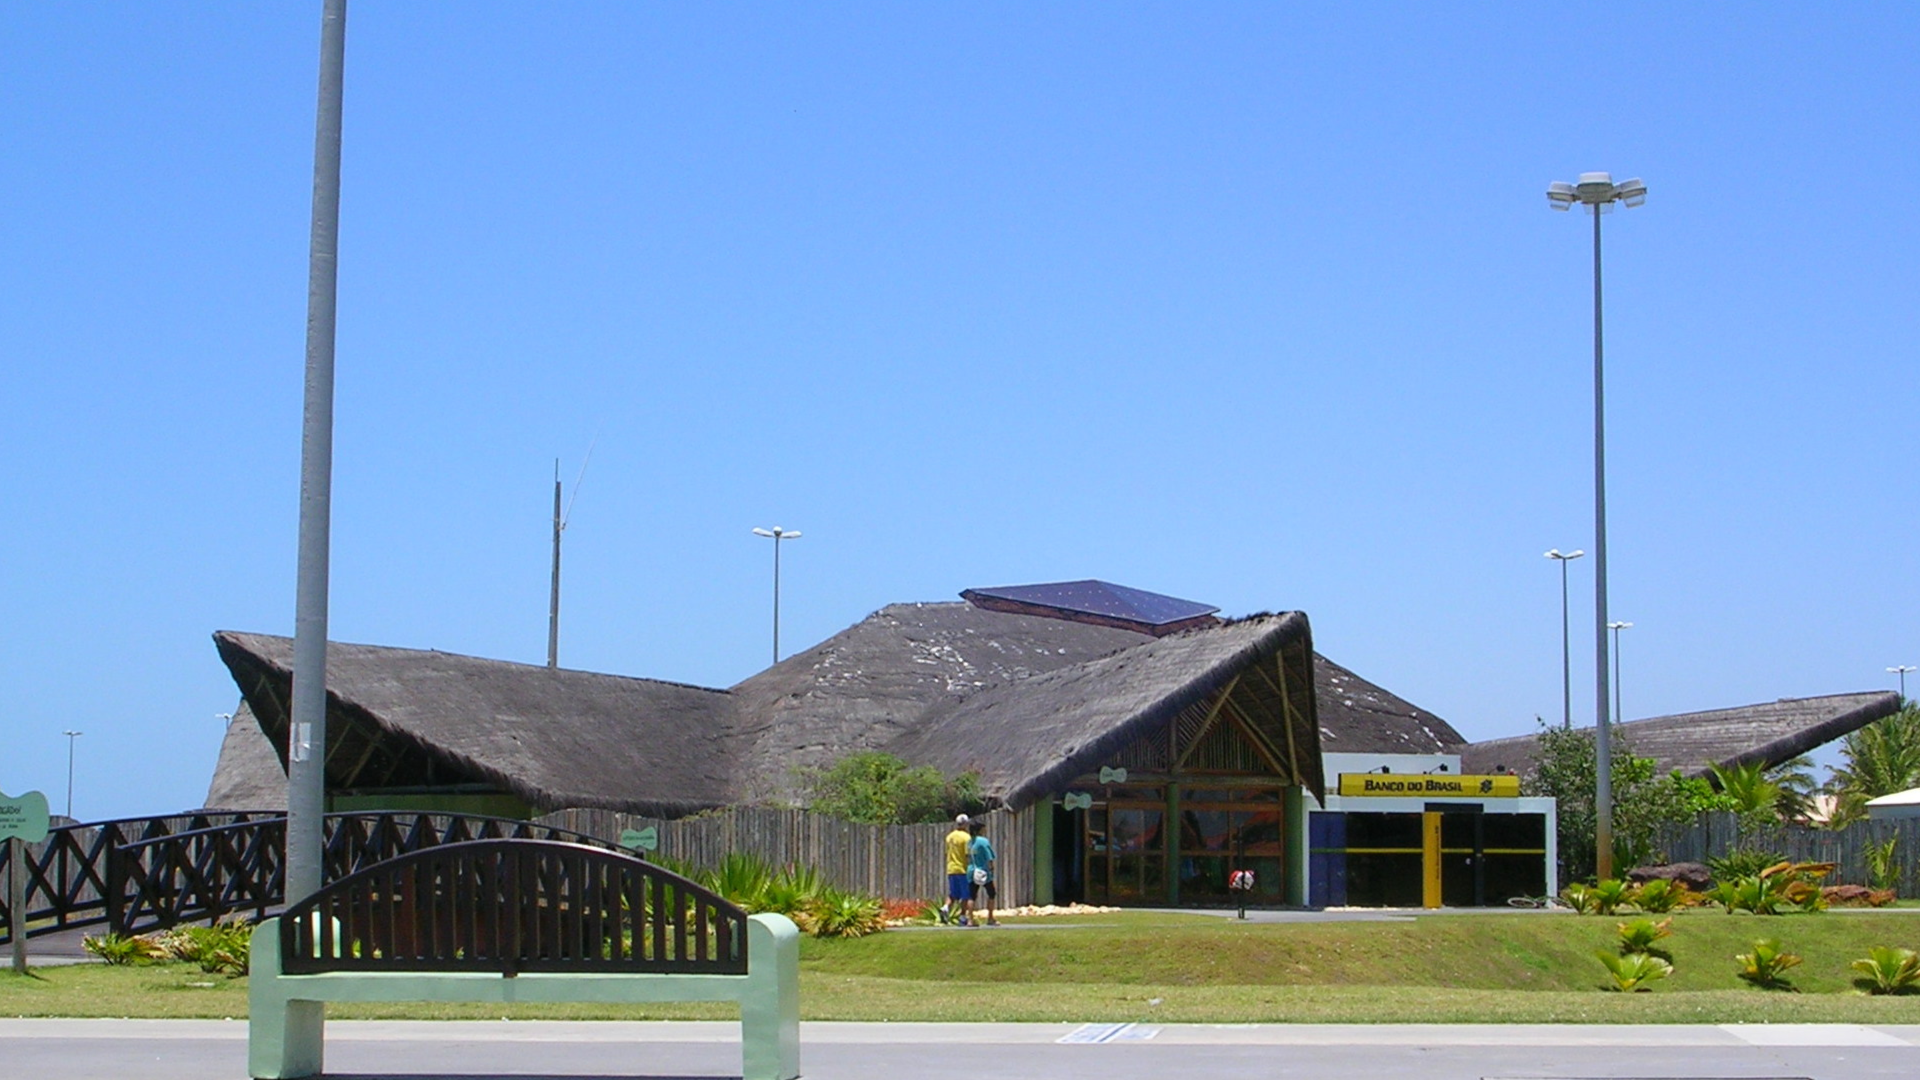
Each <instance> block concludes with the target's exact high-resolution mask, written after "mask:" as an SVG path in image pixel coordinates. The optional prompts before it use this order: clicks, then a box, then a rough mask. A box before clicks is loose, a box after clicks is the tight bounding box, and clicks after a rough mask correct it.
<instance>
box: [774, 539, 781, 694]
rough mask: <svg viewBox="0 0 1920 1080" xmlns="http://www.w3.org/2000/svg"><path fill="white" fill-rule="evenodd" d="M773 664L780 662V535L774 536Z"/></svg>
mask: <svg viewBox="0 0 1920 1080" xmlns="http://www.w3.org/2000/svg"><path fill="white" fill-rule="evenodd" d="M773 662H774V663H776V664H777V663H779V662H780V534H779V533H777V532H776V533H774V534H773Z"/></svg>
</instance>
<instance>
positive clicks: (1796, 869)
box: [1707, 861, 1834, 915]
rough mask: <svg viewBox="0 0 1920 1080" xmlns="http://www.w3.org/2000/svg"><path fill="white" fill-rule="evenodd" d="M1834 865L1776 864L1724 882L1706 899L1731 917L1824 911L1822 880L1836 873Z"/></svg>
mask: <svg viewBox="0 0 1920 1080" xmlns="http://www.w3.org/2000/svg"><path fill="white" fill-rule="evenodd" d="M1833 865H1834V864H1832V863H1794V862H1784V861H1782V862H1777V863H1774V864H1773V865H1772V866H1768V867H1766V868H1765V869H1763V870H1761V871H1760V872H1759V873H1757V874H1753V875H1750V876H1747V877H1742V878H1735V879H1732V880H1727V881H1722V882H1720V883H1719V884H1718V885H1716V886H1714V887H1713V890H1712V891H1711V892H1709V893H1707V897H1708V899H1710V900H1712V901H1714V902H1715V903H1717V904H1719V905H1721V906H1722V907H1724V908H1726V909H1727V912H1728V914H1732V913H1733V912H1736V911H1749V912H1752V913H1753V914H1755V915H1781V914H1785V913H1787V912H1801V913H1803V914H1812V913H1814V912H1817V911H1824V910H1826V907H1827V900H1826V897H1824V896H1822V895H1821V894H1820V879H1821V878H1824V877H1826V876H1827V875H1828V874H1830V873H1832V872H1833Z"/></svg>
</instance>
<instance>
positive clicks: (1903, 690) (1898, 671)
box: [1887, 664, 1914, 705]
mask: <svg viewBox="0 0 1920 1080" xmlns="http://www.w3.org/2000/svg"><path fill="white" fill-rule="evenodd" d="M1912 670H1914V667H1913V665H1912V664H1901V665H1900V666H1899V667H1890V668H1888V669H1887V674H1889V675H1898V676H1900V704H1902V705H1905V704H1906V703H1907V672H1909V671H1912Z"/></svg>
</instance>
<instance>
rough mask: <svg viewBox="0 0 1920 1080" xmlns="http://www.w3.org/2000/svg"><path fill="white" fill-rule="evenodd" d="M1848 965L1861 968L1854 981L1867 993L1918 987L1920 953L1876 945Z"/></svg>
mask: <svg viewBox="0 0 1920 1080" xmlns="http://www.w3.org/2000/svg"><path fill="white" fill-rule="evenodd" d="M1847 966H1848V967H1850V968H1852V969H1853V970H1855V971H1858V972H1860V975H1861V977H1860V978H1858V979H1855V980H1853V984H1854V985H1855V986H1858V987H1859V988H1860V989H1862V990H1865V991H1866V992H1867V993H1869V994H1905V993H1909V992H1911V991H1913V990H1915V989H1920V953H1915V952H1914V951H1913V950H1912V949H1894V948H1888V947H1887V946H1884V945H1876V946H1874V947H1873V948H1872V949H1869V950H1867V955H1866V956H1864V957H1862V958H1861V959H1859V960H1855V961H1854V962H1853V963H1851V964H1848V965H1847Z"/></svg>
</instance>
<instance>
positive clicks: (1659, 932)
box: [1619, 918, 1673, 960]
mask: <svg viewBox="0 0 1920 1080" xmlns="http://www.w3.org/2000/svg"><path fill="white" fill-rule="evenodd" d="M1619 934H1620V955H1622V956H1628V955H1631V954H1633V953H1647V954H1650V955H1653V956H1658V957H1661V958H1662V959H1666V960H1671V959H1672V957H1670V956H1668V955H1667V954H1666V952H1665V950H1663V949H1659V948H1656V947H1655V943H1656V942H1658V941H1659V940H1660V939H1661V938H1665V937H1672V936H1673V920H1672V919H1671V918H1666V919H1661V920H1660V921H1659V922H1654V921H1653V920H1652V919H1635V920H1633V921H1632V922H1623V923H1621V924H1620V929H1619Z"/></svg>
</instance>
